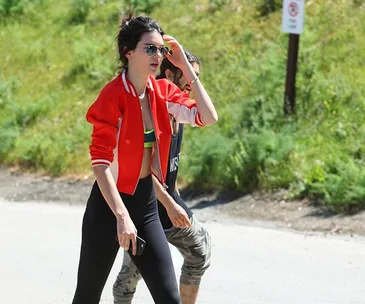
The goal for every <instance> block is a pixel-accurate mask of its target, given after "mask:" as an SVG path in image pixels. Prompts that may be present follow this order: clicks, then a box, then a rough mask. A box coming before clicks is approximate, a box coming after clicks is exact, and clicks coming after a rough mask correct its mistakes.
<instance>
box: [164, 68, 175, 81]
mask: <svg viewBox="0 0 365 304" xmlns="http://www.w3.org/2000/svg"><path fill="white" fill-rule="evenodd" d="M165 77H166V79H168V80H170V81H171V82H174V78H175V73H174V72H173V71H171V70H169V69H166V70H165Z"/></svg>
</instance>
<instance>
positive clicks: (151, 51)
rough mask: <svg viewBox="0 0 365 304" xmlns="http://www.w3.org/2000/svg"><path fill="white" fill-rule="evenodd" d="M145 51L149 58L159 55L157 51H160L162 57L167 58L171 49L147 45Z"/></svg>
mask: <svg viewBox="0 0 365 304" xmlns="http://www.w3.org/2000/svg"><path fill="white" fill-rule="evenodd" d="M144 50H145V52H146V54H147V56H154V55H156V54H157V51H159V52H160V54H161V55H162V57H166V55H167V53H168V52H169V49H168V48H167V47H164V46H161V47H159V48H158V47H157V46H155V45H153V44H150V45H147V46H146V47H145V48H144Z"/></svg>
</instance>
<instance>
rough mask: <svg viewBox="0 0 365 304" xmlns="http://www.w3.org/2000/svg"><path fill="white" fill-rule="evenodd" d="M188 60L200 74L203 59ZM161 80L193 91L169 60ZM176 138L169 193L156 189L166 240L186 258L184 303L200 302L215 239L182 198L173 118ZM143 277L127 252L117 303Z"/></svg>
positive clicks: (178, 130) (128, 299)
mask: <svg viewBox="0 0 365 304" xmlns="http://www.w3.org/2000/svg"><path fill="white" fill-rule="evenodd" d="M185 54H186V57H187V58H188V61H189V62H190V63H191V65H192V66H193V68H194V70H195V72H196V74H197V76H198V75H199V65H200V61H199V59H198V58H197V57H196V56H195V55H194V54H192V53H191V52H189V51H187V50H185ZM157 78H167V79H169V80H170V81H172V82H173V83H175V84H176V85H177V86H178V87H179V88H180V89H181V90H186V91H189V92H190V91H191V88H190V86H189V84H188V82H187V80H186V79H185V77H184V76H183V73H182V71H181V70H180V69H179V68H177V67H175V66H174V65H173V64H172V63H171V62H170V61H169V60H168V59H167V58H165V59H164V60H163V62H162V64H161V67H160V75H159V76H157ZM171 126H172V130H173V136H172V139H171V146H170V155H169V160H170V161H169V164H168V167H169V169H168V172H167V176H166V184H167V186H168V188H167V191H165V190H164V189H163V188H162V186H161V184H160V183H159V182H158V181H157V180H156V179H154V187H155V191H156V196H157V198H158V202H159V203H158V209H159V216H160V221H161V223H162V227H163V228H164V231H165V234H166V238H167V240H168V242H169V243H170V244H172V245H173V246H175V247H176V248H177V249H178V250H179V251H180V253H181V254H182V256H183V258H184V263H183V266H182V269H181V277H180V295H181V300H182V303H183V304H194V303H196V299H197V295H198V291H199V286H200V281H201V278H202V276H203V274H204V272H205V271H206V269H207V268H208V267H209V265H210V257H211V240H210V236H209V234H208V231H207V230H206V229H205V228H204V227H203V226H202V225H201V223H200V222H199V221H198V220H197V219H196V218H195V216H194V214H193V213H192V211H191V210H190V209H189V208H188V207H187V205H186V204H185V202H184V201H183V200H182V199H181V197H180V195H179V191H178V189H177V185H176V179H177V172H178V167H179V159H180V148H181V142H182V136H183V124H179V123H177V122H176V121H175V120H174V119H173V118H171ZM141 278H142V277H141V275H140V273H139V271H138V269H137V267H136V265H135V264H134V263H133V261H132V260H131V258H130V256H129V254H128V253H127V252H124V258H123V265H122V269H121V270H120V272H119V274H118V276H117V278H116V281H115V283H114V285H113V296H114V304H127V303H128V304H130V303H132V299H133V296H134V293H135V291H136V287H137V283H138V281H139V280H140V279H141Z"/></svg>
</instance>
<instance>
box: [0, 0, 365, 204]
mask: <svg viewBox="0 0 365 304" xmlns="http://www.w3.org/2000/svg"><path fill="white" fill-rule="evenodd" d="M281 5H282V1H277V0H251V1H249V0H241V1H239V0H162V1H157V0H144V1H141V0H128V1H113V0H65V1H55V0H48V1H47V0H0V54H1V60H0V164H1V163H2V164H4V165H8V166H13V165H16V166H21V167H23V168H25V169H28V170H36V171H41V172H44V173H48V174H52V175H55V176H58V175H74V174H90V165H89V158H88V145H89V140H90V131H91V128H90V125H88V124H87V123H86V121H85V118H84V116H85V113H86V111H87V108H88V106H89V105H90V104H91V103H92V102H93V101H94V100H95V98H96V96H97V94H98V92H99V91H100V89H101V88H102V86H103V85H104V84H105V83H106V82H108V81H109V80H110V79H111V78H112V77H114V75H116V73H117V72H118V66H119V63H118V61H117V54H116V48H115V41H114V39H115V37H116V34H117V31H118V25H119V18H120V12H123V11H125V10H126V9H128V8H133V9H134V10H135V11H136V12H137V13H146V14H148V15H150V16H151V17H153V18H155V19H156V20H158V21H159V23H160V24H161V25H162V27H163V28H164V30H165V31H166V32H168V33H169V34H171V35H173V36H175V37H176V38H177V39H178V40H179V41H180V42H181V43H182V44H183V45H184V46H185V47H186V48H188V49H190V50H191V51H193V52H194V53H196V54H197V55H198V56H199V57H200V58H201V60H202V68H201V69H202V74H201V79H202V82H203V83H204V85H205V87H206V88H207V90H208V91H209V93H210V95H211V96H212V97H213V100H214V102H215V104H216V106H217V109H218V112H219V122H218V123H217V124H216V125H214V126H212V127H209V128H206V129H192V128H186V130H187V131H186V135H185V139H184V142H185V144H184V145H183V157H182V164H181V171H180V178H181V182H183V183H184V184H188V185H190V186H192V187H196V188H199V189H203V190H218V191H221V190H229V191H231V190H232V191H240V192H252V191H255V190H261V191H275V190H277V189H279V188H285V189H288V190H289V193H290V197H291V198H296V197H309V198H310V199H312V200H314V201H317V202H320V203H323V204H326V205H328V206H330V207H331V208H332V209H334V210H335V211H348V210H352V209H354V208H355V209H357V208H361V207H363V206H364V201H365V200H364V199H365V165H364V160H365V158H364V151H365V121H364V119H363V113H364V108H365V104H364V96H365V68H364V67H365V35H364V33H365V3H364V1H361V0H347V1H345V0H332V1H311V0H308V1H306V5H305V10H306V12H305V30H304V33H303V35H301V36H300V51H299V63H298V64H299V70H298V75H297V114H296V115H295V116H293V117H290V118H285V117H284V116H283V91H284V80H285V73H286V56H287V44H288V36H287V34H284V33H282V32H281Z"/></svg>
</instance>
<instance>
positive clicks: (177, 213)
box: [166, 202, 191, 228]
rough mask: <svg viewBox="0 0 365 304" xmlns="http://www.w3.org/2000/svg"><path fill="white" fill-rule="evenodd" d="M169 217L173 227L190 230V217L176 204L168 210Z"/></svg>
mask: <svg viewBox="0 0 365 304" xmlns="http://www.w3.org/2000/svg"><path fill="white" fill-rule="evenodd" d="M166 211H167V215H168V216H169V219H170V220H171V222H172V225H174V227H177V228H188V227H190V226H191V223H190V220H189V217H188V215H187V214H186V212H185V210H184V209H183V208H182V207H181V206H179V205H178V204H176V203H175V202H174V203H173V204H171V206H170V207H169V208H168V209H166Z"/></svg>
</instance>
